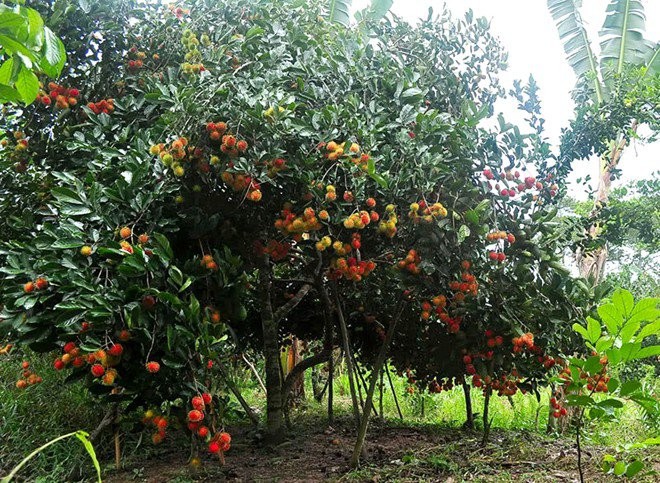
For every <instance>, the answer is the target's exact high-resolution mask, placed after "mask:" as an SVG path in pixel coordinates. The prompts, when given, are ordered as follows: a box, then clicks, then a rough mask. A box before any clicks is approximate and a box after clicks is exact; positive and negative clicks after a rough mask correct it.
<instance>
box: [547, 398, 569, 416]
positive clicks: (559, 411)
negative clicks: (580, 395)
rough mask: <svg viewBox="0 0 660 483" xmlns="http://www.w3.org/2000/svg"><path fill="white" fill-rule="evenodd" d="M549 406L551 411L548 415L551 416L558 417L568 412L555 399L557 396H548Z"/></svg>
mask: <svg viewBox="0 0 660 483" xmlns="http://www.w3.org/2000/svg"><path fill="white" fill-rule="evenodd" d="M550 407H551V408H552V412H551V413H550V415H551V416H552V417H553V418H560V417H562V416H566V415H567V414H568V411H567V410H566V408H565V407H563V406H562V405H561V404H560V403H559V401H558V400H557V397H555V396H553V397H551V398H550Z"/></svg>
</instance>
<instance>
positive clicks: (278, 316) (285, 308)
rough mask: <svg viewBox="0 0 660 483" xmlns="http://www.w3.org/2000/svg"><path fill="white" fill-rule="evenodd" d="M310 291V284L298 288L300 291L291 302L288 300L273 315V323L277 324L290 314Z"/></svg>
mask: <svg viewBox="0 0 660 483" xmlns="http://www.w3.org/2000/svg"><path fill="white" fill-rule="evenodd" d="M311 289H312V286H311V285H310V284H305V285H303V286H302V287H300V290H298V292H297V293H296V295H294V296H293V298H292V299H291V300H289V301H288V302H287V303H285V304H284V305H282V306H281V307H280V308H279V309H277V310H276V311H275V314H273V318H274V319H275V323H278V322H279V321H280V320H282V319H283V318H284V317H285V316H286V315H287V314H288V313H289V312H291V311H292V310H293V309H294V308H295V307H296V306H297V305H298V304H299V303H300V301H301V300H302V299H303V298H305V295H307V293H308V292H309V291H310V290H311Z"/></svg>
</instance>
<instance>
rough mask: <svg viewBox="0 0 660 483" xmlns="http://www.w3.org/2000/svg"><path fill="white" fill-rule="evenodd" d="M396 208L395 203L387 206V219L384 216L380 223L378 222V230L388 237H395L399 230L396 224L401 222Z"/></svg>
mask: <svg viewBox="0 0 660 483" xmlns="http://www.w3.org/2000/svg"><path fill="white" fill-rule="evenodd" d="M394 210H395V207H394V205H387V206H386V207H385V214H386V215H387V219H385V218H384V217H383V219H382V220H380V223H378V231H379V232H380V233H382V234H384V235H385V236H387V237H388V238H393V237H394V235H396V232H397V228H396V224H397V223H398V222H399V219H398V218H397V216H396V212H395V211H394Z"/></svg>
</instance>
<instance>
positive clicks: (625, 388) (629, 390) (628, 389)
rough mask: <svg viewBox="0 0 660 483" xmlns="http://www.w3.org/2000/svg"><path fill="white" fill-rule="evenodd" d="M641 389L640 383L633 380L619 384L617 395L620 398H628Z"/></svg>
mask: <svg viewBox="0 0 660 483" xmlns="http://www.w3.org/2000/svg"><path fill="white" fill-rule="evenodd" d="M641 388H642V383H641V382H639V381H635V380H630V381H626V382H624V383H623V384H621V387H620V388H619V395H620V396H621V397H626V396H629V395H631V394H633V393H635V392H637V391H639V390H640V389H641Z"/></svg>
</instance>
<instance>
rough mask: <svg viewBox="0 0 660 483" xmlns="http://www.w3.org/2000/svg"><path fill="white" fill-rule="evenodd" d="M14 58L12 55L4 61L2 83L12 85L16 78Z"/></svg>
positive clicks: (1, 69) (1, 72)
mask: <svg viewBox="0 0 660 483" xmlns="http://www.w3.org/2000/svg"><path fill="white" fill-rule="evenodd" d="M15 65H16V64H15V63H14V58H13V57H10V58H8V59H7V60H6V61H5V62H3V64H2V67H0V84H5V85H7V86H9V85H11V84H12V83H13V82H12V79H13V78H14V74H15V72H14V66H15Z"/></svg>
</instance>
